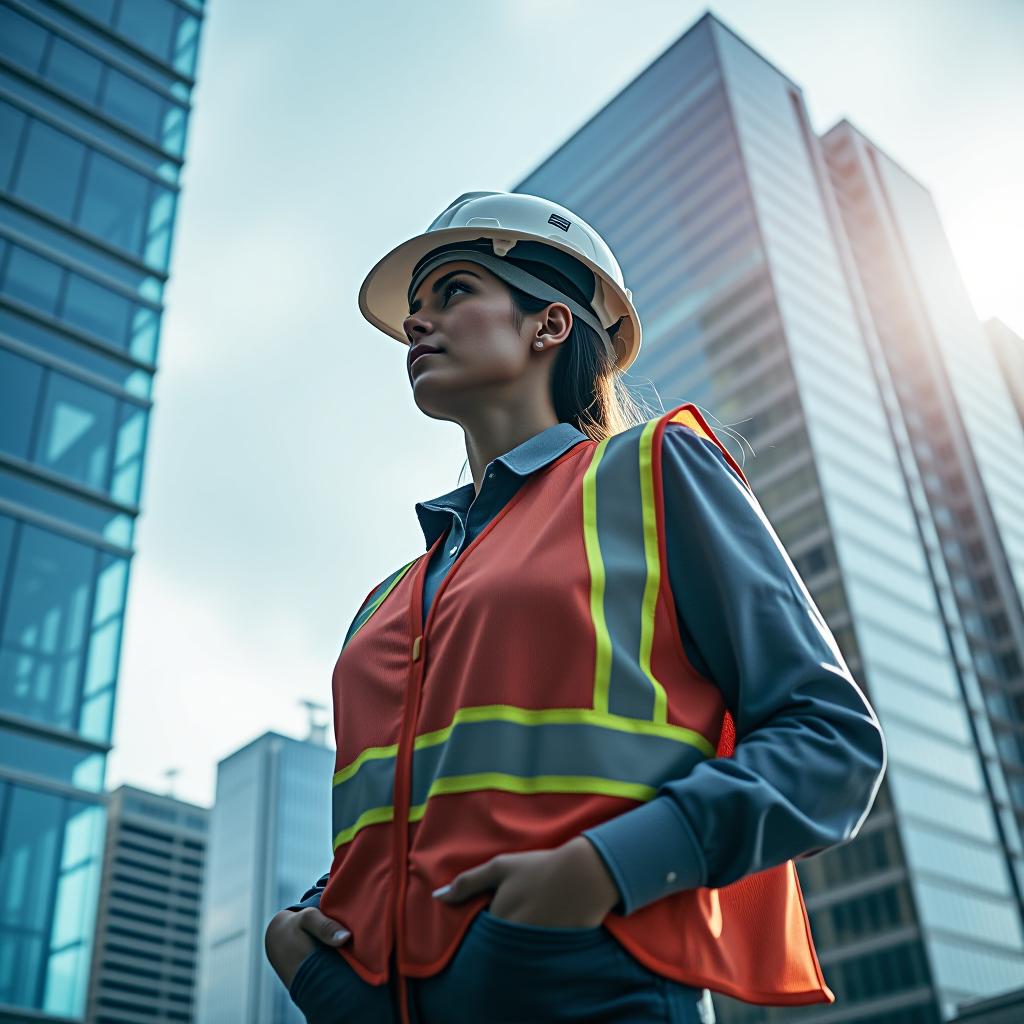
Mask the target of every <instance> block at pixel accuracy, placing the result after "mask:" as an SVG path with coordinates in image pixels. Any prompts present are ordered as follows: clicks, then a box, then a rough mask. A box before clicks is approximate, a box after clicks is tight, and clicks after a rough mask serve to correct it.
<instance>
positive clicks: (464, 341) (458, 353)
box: [403, 260, 571, 419]
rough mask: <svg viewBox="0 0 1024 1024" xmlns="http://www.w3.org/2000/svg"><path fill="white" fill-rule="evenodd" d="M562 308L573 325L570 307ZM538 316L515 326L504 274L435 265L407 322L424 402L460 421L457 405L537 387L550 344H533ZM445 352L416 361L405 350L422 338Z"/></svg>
mask: <svg viewBox="0 0 1024 1024" xmlns="http://www.w3.org/2000/svg"><path fill="white" fill-rule="evenodd" d="M558 308H561V309H564V310H565V313H566V315H567V318H568V322H569V323H570V324H571V313H569V310H568V307H564V306H560V305H559V304H555V305H554V306H553V307H548V311H550V310H552V309H558ZM538 318H539V320H541V321H543V320H544V319H545V312H543V311H542V312H541V313H538V314H534V315H533V316H532V317H527V318H526V319H524V321H523V325H522V327H521V328H517V327H516V325H515V321H514V319H513V307H512V296H511V294H510V293H509V291H508V289H507V288H506V286H505V282H504V281H502V280H501V278H499V277H497V276H495V275H494V274H492V273H491V272H490V271H488V270H486V269H485V268H484V267H481V266H480V265H479V264H477V263H472V262H469V261H466V260H457V261H456V260H453V261H452V262H451V263H442V264H441V266H439V267H435V268H434V269H433V270H432V271H431V272H430V273H429V274H428V275H427V276H426V277H425V278H424V279H423V280H422V281H421V282H420V284H419V287H418V288H417V289H416V294H415V295H414V296H413V301H412V304H411V307H410V313H409V316H408V318H407V319H406V320H405V322H404V325H403V326H404V328H405V334H406V337H407V338H408V339H409V346H410V347H409V352H408V353H407V355H406V368H407V371H408V374H409V381H410V383H411V384H412V388H413V396H414V399H415V401H416V404H417V405H418V406H419V408H420V409H421V410H422V411H423V412H425V413H426V414H427V415H428V416H432V417H434V418H435V419H461V418H462V417H460V416H459V415H458V414H459V413H460V411H466V412H471V411H472V410H473V409H479V408H480V403H482V402H487V403H495V402H498V403H505V404H515V403H516V402H517V401H520V400H522V399H523V397H524V395H525V393H526V391H527V390H528V389H530V388H533V387H536V386H539V385H538V384H537V383H535V382H534V380H533V378H534V377H535V376H538V371H539V370H543V371H547V369H548V367H547V363H548V360H547V359H539V358H536V356H539V355H541V354H543V353H546V352H547V350H548V348H555V347H557V346H556V345H552V346H548V345H547V344H546V345H545V348H544V349H540V350H535V352H536V356H532V355H531V346H532V342H533V340H534V338H535V337H536V335H537V328H538V322H539V320H538ZM420 343H423V344H426V345H431V346H434V347H436V348H438V349H440V350H441V351H440V352H437V353H431V354H429V355H425V356H420V357H419V358H418V359H416V360H415V362H413V363H412V364H410V363H409V362H408V356H409V355H410V354H411V353H412V349H413V347H415V346H416V345H417V344H420Z"/></svg>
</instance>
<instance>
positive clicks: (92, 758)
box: [0, 726, 104, 793]
mask: <svg viewBox="0 0 1024 1024" xmlns="http://www.w3.org/2000/svg"><path fill="white" fill-rule="evenodd" d="M0 764H4V765H7V767H9V768H14V769H15V770H17V771H21V772H31V773H32V774H33V775H41V776H43V777H44V778H48V779H56V780H57V781H58V782H66V783H69V784H70V785H73V786H81V787H82V788H83V789H88V790H90V791H92V792H94V793H98V792H100V790H101V789H102V788H103V769H104V756H103V754H101V753H97V752H96V751H94V750H83V749H82V748H81V747H76V746H74V744H71V743H62V742H60V741H59V740H48V739H44V738H43V737H41V736H34V735H32V734H31V733H29V732H25V731H23V730H20V729H8V728H5V727H4V726H0Z"/></svg>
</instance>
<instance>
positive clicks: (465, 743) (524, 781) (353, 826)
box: [332, 705, 715, 848]
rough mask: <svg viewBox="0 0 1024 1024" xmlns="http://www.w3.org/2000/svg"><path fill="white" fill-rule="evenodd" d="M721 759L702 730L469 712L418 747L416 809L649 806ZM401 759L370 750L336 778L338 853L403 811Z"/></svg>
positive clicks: (592, 714)
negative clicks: (398, 803) (501, 803)
mask: <svg viewBox="0 0 1024 1024" xmlns="http://www.w3.org/2000/svg"><path fill="white" fill-rule="evenodd" d="M714 753H715V750H714V748H713V747H712V745H711V744H710V743H709V742H708V741H707V740H706V739H705V738H704V737H703V736H701V735H700V734H699V733H697V732H695V731H693V730H692V729H686V728H683V727H682V726H675V725H660V724H657V723H654V722H644V721H641V720H636V719H627V718H623V717H621V716H616V715H609V714H606V713H602V712H597V711H594V710H592V709H587V708H553V709H550V710H534V709H529V708H517V707H511V706H506V705H493V706H485V707H476V708H462V709H460V710H459V712H457V714H456V717H455V722H454V723H453V725H451V726H449V727H448V728H446V729H438V730H436V731H434V732H431V733H424V734H422V735H421V736H418V737H417V738H416V739H415V741H414V743H413V765H412V793H411V798H410V803H411V805H412V808H413V809H414V810H415V809H416V808H418V807H419V808H425V807H426V804H427V802H428V801H429V800H430V798H431V797H432V796H437V795H442V794H446V793H465V792H472V791H474V790H485V789H499V790H504V791H506V792H516V793H525V794H528V793H538V792H546V793H550V792H564V793H596V794H603V795H606V796H615V797H627V798H630V799H634V800H639V801H645V800H649V799H651V798H652V797H653V796H654V794H655V793H656V792H657V788H658V786H659V785H661V784H662V783H663V782H666V781H668V780H670V779H674V778H680V777H682V776H684V775H686V774H688V773H689V772H690V771H691V770H692V768H693V767H694V766H695V765H696V764H697V763H698V762H699V761H701V760H703V759H704V758H705V757H711V756H713V755H714ZM396 756H397V744H394V745H391V746H389V747H372V748H368V749H367V750H364V751H363V752H362V753H361V754H360V755H359V757H358V758H356V759H355V761H353V762H352V763H351V764H350V765H348V766H346V767H345V768H343V769H342V770H341V771H339V772H338V773H337V774H336V776H335V779H336V784H335V786H334V790H333V808H332V813H333V832H334V835H335V848H337V846H338V845H340V844H341V843H343V842H347V841H348V840H350V839H351V838H352V837H354V836H355V835H356V833H357V832H358V831H359V830H360V829H361V828H363V827H365V826H366V825H370V824H374V823H377V822H380V821H388V820H391V819H390V818H389V817H380V815H382V814H386V813H387V812H388V810H389V809H390V808H392V806H393V802H394V795H393V785H394V774H395V758H396ZM420 816H422V812H421V815H420ZM410 820H417V819H416V818H415V817H414V818H412V819H410Z"/></svg>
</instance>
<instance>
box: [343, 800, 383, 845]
mask: <svg viewBox="0 0 1024 1024" xmlns="http://www.w3.org/2000/svg"><path fill="white" fill-rule="evenodd" d="M394 817H395V809H394V807H374V808H372V809H371V810H369V811H366V812H365V813H364V814H360V815H359V817H358V819H357V820H356V821H355V823H354V824H352V825H349V827H348V828H346V829H342V830H341V831H340V832H339V833H338V834H337V835H336V836H335V837H334V843H333V846H332V849H334V850H337V848H338V847H339V846H341V845H342V844H343V843H348V842H351V841H352V840H353V839H354V838H355V835H356V833H357V832H359V831H361V830H362V829H364V828H366V826H367V825H380V824H381V823H382V822H385V821H393V820H394Z"/></svg>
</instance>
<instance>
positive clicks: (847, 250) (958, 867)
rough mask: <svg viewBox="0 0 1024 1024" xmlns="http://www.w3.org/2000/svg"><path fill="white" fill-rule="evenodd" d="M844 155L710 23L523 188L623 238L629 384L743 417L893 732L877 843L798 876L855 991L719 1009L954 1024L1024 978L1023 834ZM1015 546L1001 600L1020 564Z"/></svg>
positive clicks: (780, 528) (751, 468) (777, 78)
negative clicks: (816, 999) (855, 223)
mask: <svg viewBox="0 0 1024 1024" xmlns="http://www.w3.org/2000/svg"><path fill="white" fill-rule="evenodd" d="M826 148H827V147H826V146H823V145H822V143H821V142H819V140H818V139H817V138H816V136H815V134H814V132H813V130H812V127H811V124H810V119H809V117H808V113H807V107H806V104H805V101H804V97H803V94H802V91H801V89H800V87H799V86H798V85H797V84H795V83H794V82H792V81H791V80H790V79H789V78H787V77H786V75H784V74H783V73H782V72H781V71H779V70H778V69H777V68H776V67H774V66H773V65H772V64H771V63H770V62H769V61H768V60H766V59H765V58H764V57H763V56H762V55H760V54H759V53H757V52H756V51H755V50H754V49H752V48H751V47H750V46H749V45H748V44H747V43H746V42H744V41H743V40H742V39H740V38H739V37H738V36H737V35H736V34H735V33H734V32H733V31H732V30H731V29H729V28H728V27H727V26H726V25H724V24H723V23H722V22H721V21H720V20H719V19H717V18H716V17H714V16H713V15H711V14H705V15H704V16H703V17H701V18H700V19H699V20H698V21H697V22H696V23H695V24H694V25H693V26H692V27H691V28H690V29H689V30H688V31H687V32H686V33H685V34H684V35H683V36H681V37H680V38H679V39H678V40H677V41H676V42H675V43H673V44H672V45H671V46H670V47H669V48H668V49H667V50H666V51H665V52H664V53H663V54H662V55H661V56H660V57H658V58H657V59H656V60H655V61H654V62H653V63H652V64H651V65H650V66H649V67H648V68H647V69H646V70H645V71H644V72H642V73H641V74H640V75H639V76H638V77H637V78H636V79H635V80H634V81H633V82H631V83H630V84H629V85H628V86H627V87H626V88H625V89H623V90H622V91H621V92H620V93H619V94H618V95H617V96H615V97H614V98H613V99H612V100H611V101H610V102H609V103H608V104H607V105H606V106H605V107H603V108H602V109H601V110H600V111H598V113H596V114H595V115H594V116H593V117H592V118H591V119H590V120H589V121H587V122H586V123H585V124H584V125H583V126H582V127H581V128H580V129H579V130H578V131H577V132H576V133H575V134H574V135H572V137H571V138H569V139H568V141H566V142H565V144H564V145H562V146H561V147H560V148H559V149H558V150H557V151H556V152H555V153H553V154H552V155H551V156H550V157H549V158H548V159H547V160H545V161H544V162H543V163H542V164H541V165H540V166H539V167H538V168H537V169H536V170H535V171H534V172H532V173H531V174H530V175H528V176H527V177H526V178H525V179H524V180H523V181H521V182H519V183H518V184H517V185H516V186H515V188H516V190H518V191H523V192H535V193H538V194H541V195H546V196H549V197H550V198H552V199H554V200H556V201H557V202H561V203H564V204H565V205H566V206H568V207H570V208H571V209H573V210H576V211H578V212H579V214H580V215H581V216H582V217H584V218H585V219H586V220H587V221H589V222H590V223H591V224H593V225H594V226H595V227H596V228H597V229H598V230H599V231H601V232H602V234H603V235H604V236H605V238H606V239H607V240H608V242H609V244H610V245H611V247H612V249H613V251H614V252H615V253H616V255H617V256H618V258H619V261H620V263H621V264H622V267H623V272H624V274H625V278H626V284H627V285H628V286H629V287H630V288H631V289H632V290H633V295H634V300H635V301H636V303H637V307H638V309H639V311H640V316H641V319H642V321H643V324H644V340H643V347H642V350H641V354H640V356H639V358H638V359H637V361H636V362H635V363H634V365H633V366H632V367H631V368H630V371H629V375H628V378H627V380H628V381H629V383H630V384H631V385H632V386H633V387H634V388H635V389H636V390H637V391H638V392H640V393H641V394H643V396H644V397H646V398H648V399H649V400H651V401H652V404H654V405H655V406H656V407H657V406H658V405H659V404H660V405H662V406H663V407H664V408H671V407H672V406H673V405H676V404H678V403H680V402H683V401H693V402H696V403H697V404H699V405H700V406H701V407H702V408H703V409H705V410H707V411H708V413H709V414H710V415H711V416H712V417H713V418H712V423H713V424H720V425H721V426H720V430H721V433H722V434H723V435H724V438H725V440H726V442H727V443H728V444H730V446H731V447H732V448H733V451H734V454H735V455H736V457H737V459H738V460H740V461H742V462H743V464H744V470H745V472H746V473H747V475H748V477H749V478H750V480H751V483H752V485H753V487H754V489H755V492H756V493H757V495H758V497H759V499H760V501H761V503H762V505H763V506H764V508H765V511H766V513H767V514H768V517H769V518H770V520H771V522H772V523H773V525H774V527H775V529H776V531H777V533H778V534H779V536H780V538H781V539H782V541H783V543H784V544H785V545H786V547H787V549H788V550H789V552H790V554H791V556H792V557H793V559H794V562H795V563H796V565H797V567H798V569H799V571H800V573H801V575H802V576H803V578H804V579H805V581H806V582H807V584H808V586H809V588H810V590H811V592H812V593H813V595H814V598H815V601H816V603H817V605H818V607H819V608H820V610H821V612H822V614H823V615H824V616H825V618H826V619H827V621H828V622H829V624H830V626H831V628H832V630H833V632H834V633H835V635H836V638H837V639H838V641H839V643H840V645H841V647H842V649H843V652H844V654H845V656H846V658H847V660H848V662H849V664H850V667H851V669H852V670H853V672H854V675H855V676H856V678H857V679H858V680H859V681H860V682H861V683H862V685H863V686H864V688H865V691H866V692H867V693H868V695H869V698H870V699H871V701H872V704H873V706H874V707H875V709H876V710H877V711H878V714H879V718H880V720H881V722H882V726H883V728H884V730H885V733H886V737H887V740H888V745H889V757H890V760H889V767H888V772H887V776H886V780H885V782H884V784H883V787H882V789H881V790H880V792H879V796H878V800H877V802H876V805H875V807H874V809H873V811H872V813H871V814H870V816H869V817H868V819H867V821H866V822H865V823H864V825H863V827H862V829H861V831H860V833H859V835H858V836H857V838H856V839H854V840H852V841H850V842H848V843H845V844H843V845H842V846H840V847H837V848H835V849H832V850H829V851H827V852H825V853H822V854H819V855H817V856H815V857H811V858H809V859H806V860H802V861H798V862H797V864H798V870H799V874H800V879H801V883H802V887H803V890H804V894H805V898H806V902H807V906H808V911H809V914H810V918H811V927H812V931H813V934H814V938H815V942H816V945H817V947H818V950H819V953H820V956H821V963H822V968H823V970H824V973H825V977H826V980H827V981H828V983H829V985H830V986H831V988H832V989H833V990H834V991H835V993H836V996H837V1002H836V1003H835V1004H832V1005H816V1006H810V1007H799V1008H776V1007H771V1008H767V1007H760V1006H754V1005H751V1004H746V1003H740V1002H738V1001H735V1000H731V999H728V998H726V997H723V996H717V995H716V996H715V999H714V1002H715V1007H716V1012H717V1015H718V1020H719V1021H720V1022H721V1024H738V1022H743V1024H748V1022H749V1024H754V1022H762V1021H771V1022H782V1021H796V1020H800V1021H805V1022H814V1024H817V1022H819V1021H821V1022H824V1021H843V1022H855V1021H856V1022H871V1024H935V1022H938V1021H942V1020H949V1019H951V1018H952V1017H953V1016H954V1014H955V1013H956V1007H957V1005H958V1004H959V1003H961V1002H966V1001H968V1000H971V999H976V998H981V997H988V996H992V995H995V994H997V993H1000V992H1003V991H1006V990H1009V989H1013V988H1016V987H1019V986H1020V985H1021V983H1022V982H1024V930H1022V911H1024V908H1022V905H1021V898H1020V880H1021V873H1020V867H1021V845H1020V834H1019V831H1018V830H1017V829H1016V827H1015V825H1014V814H1013V812H1012V811H1011V809H1010V806H1009V804H1008V802H1007V799H1006V793H1007V786H1006V778H1005V770H1004V769H1005V759H1004V758H1002V757H1001V756H1000V753H999V750H998V748H997V746H996V742H995V739H994V736H993V730H992V725H991V721H990V719H989V716H988V714H987V712H986V703H985V698H984V690H983V687H982V684H981V683H980V682H979V678H978V674H977V672H976V670H975V665H974V656H973V649H972V647H971V645H970V643H969V641H968V639H967V633H968V630H969V629H970V628H971V625H972V624H971V623H966V624H965V622H964V621H963V612H962V609H961V606H960V605H959V604H958V602H957V600H956V599H955V598H954V591H955V588H958V587H959V588H964V587H965V586H966V584H964V583H963V582H962V581H960V580H959V579H957V578H955V577H953V576H952V575H951V571H952V569H953V568H954V564H953V563H951V562H947V560H946V558H945V555H944V551H943V534H942V533H941V528H942V522H941V520H940V521H938V522H937V521H936V516H937V508H938V506H937V505H935V504H933V503H932V502H931V501H930V493H931V492H930V491H929V489H928V487H929V482H928V481H927V480H926V479H924V474H923V473H922V466H921V465H919V462H918V459H917V457H916V455H915V452H914V450H913V446H912V440H913V439H914V438H915V437H916V436H917V435H912V434H911V430H910V427H908V424H907V423H906V422H905V419H904V413H903V410H904V405H903V404H902V398H903V395H902V392H901V391H900V388H899V380H898V378H897V379H896V380H894V378H893V374H892V373H891V371H890V368H889V364H888V363H887V360H886V357H885V354H884V353H883V351H882V345H883V340H884V339H883V337H881V336H880V334H879V331H878V329H877V327H876V325H875V322H874V319H873V311H872V307H871V304H870V303H869V301H868V298H867V296H866V295H865V288H864V286H863V284H862V283H861V281H860V274H859V269H858V268H859V263H858V254H857V253H856V252H855V250H854V248H853V247H852V246H851V244H850V241H849V239H848V238H847V235H846V231H845V228H844V223H843V214H842V210H841V205H840V202H839V201H838V200H837V197H836V194H835V192H834V189H833V184H832V181H831V178H830V171H829V165H828V163H827V162H826ZM933 229H934V224H932V225H930V226H927V227H926V228H923V229H922V230H924V231H925V232H926V233H927V232H932V231H933ZM931 240H932V239H931V238H930V236H929V238H927V239H922V241H921V244H922V245H925V244H927V243H928V242H929V241H931ZM961 291H962V288H961ZM932 298H934V297H932ZM958 322H959V321H958ZM945 343H948V345H949V346H952V345H953V339H952V338H948V339H946V342H945ZM945 357H946V358H950V353H948V352H947V353H946V356H945ZM985 372H986V373H987V370H986V371H985ZM650 385H653V386H654V388H655V389H656V392H657V396H658V397H660V403H659V401H658V400H657V398H654V397H652V395H651V391H650ZM971 386H972V387H975V388H977V387H978V386H979V385H978V384H977V383H975V384H972V385H971ZM961 400H962V399H961V396H960V395H959V394H958V395H957V401H961ZM936 414H945V415H947V416H954V415H955V414H956V413H955V409H953V408H949V407H947V408H945V409H944V410H936ZM999 422H1000V423H1003V422H1004V420H1003V416H1002V412H1000V419H999ZM729 425H731V426H732V427H735V428H737V429H738V430H739V431H741V432H742V435H743V436H744V438H745V439H746V442H743V441H741V440H739V438H738V437H736V436H731V435H732V431H731V430H730V427H729ZM1013 443H1017V442H1016V441H1014V442H1013ZM749 448H752V449H753V450H754V451H756V452H757V455H756V457H751V454H750V452H749V450H748V449H749ZM1021 457H1024V452H1022V453H1021ZM1014 458H1017V456H1014ZM983 461H986V472H987V470H988V468H989V467H990V463H989V462H988V461H987V456H985V457H984V459H983ZM1004 476H1008V479H1010V480H1012V479H1013V478H1014V474H1013V472H1010V473H1009V474H1008V475H1007V474H1005V473H1001V471H1000V470H998V468H996V469H995V471H994V472H992V473H989V474H988V476H987V477H986V479H985V481H984V486H985V488H986V489H992V490H993V494H994V493H995V490H996V489H998V493H999V499H998V500H999V501H1001V502H1002V504H1001V506H1000V514H999V515H997V516H994V517H993V523H994V525H993V528H994V529H995V530H997V531H1000V533H1002V532H1009V531H1016V530H1017V529H1018V528H1019V526H1020V521H1019V520H1016V519H1015V515H1016V511H1015V510H1016V502H1015V501H1014V499H1013V495H1012V494H1008V493H1007V488H1006V486H1005V481H1004V479H1003V477H1004ZM1019 479H1021V477H1017V480H1018V481H1019ZM1018 493H1020V492H1019V490H1018ZM992 500H995V499H994V498H993V499H992ZM1014 536H1015V534H1014ZM1004 541H1005V543H1004V544H1003V550H1004V551H1005V552H1006V554H1007V556H1008V558H1007V564H1004V566H1003V567H1002V577H1003V581H1004V583H1006V587H1005V588H1004V589H1003V590H1001V591H1000V592H999V593H1000V595H1001V596H1002V597H1003V598H1005V597H1007V595H1008V593H1009V591H1008V589H1007V588H1008V586H1009V581H1010V580H1011V579H1016V575H1015V573H1016V571H1017V570H1016V569H1015V567H1014V562H1013V559H1014V558H1016V555H1015V551H1016V547H1015V545H1016V541H1015V540H1013V538H1012V537H1011V538H1010V539H1009V540H1006V539H1005V538H1004ZM1011 549H1012V550H1011ZM991 552H992V557H995V552H996V548H995V546H993V547H992V548H991Z"/></svg>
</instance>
